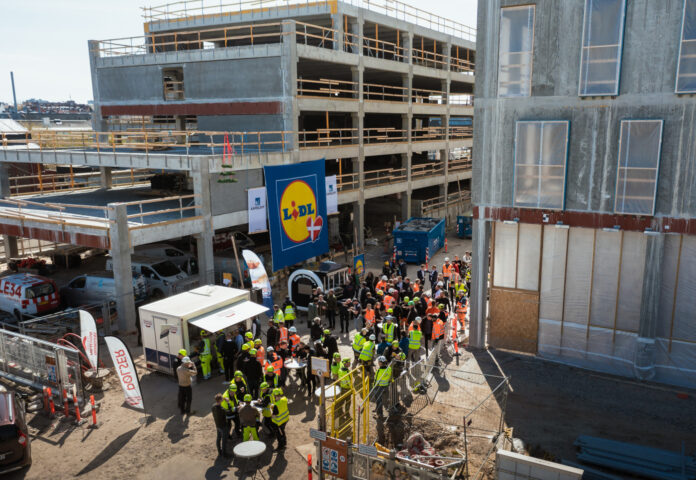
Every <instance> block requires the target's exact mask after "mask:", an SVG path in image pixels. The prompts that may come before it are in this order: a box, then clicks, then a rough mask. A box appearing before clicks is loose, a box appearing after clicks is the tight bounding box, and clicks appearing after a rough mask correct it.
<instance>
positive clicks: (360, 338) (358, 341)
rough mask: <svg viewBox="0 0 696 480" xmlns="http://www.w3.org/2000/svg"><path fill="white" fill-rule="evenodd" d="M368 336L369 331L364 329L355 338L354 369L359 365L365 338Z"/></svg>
mask: <svg viewBox="0 0 696 480" xmlns="http://www.w3.org/2000/svg"><path fill="white" fill-rule="evenodd" d="M366 335H367V329H366V328H363V329H362V330H361V331H360V332H358V333H356V334H355V335H354V336H353V356H354V359H353V368H355V367H356V366H357V365H358V360H359V359H360V352H362V347H363V343H365V340H366V338H365V336H366Z"/></svg>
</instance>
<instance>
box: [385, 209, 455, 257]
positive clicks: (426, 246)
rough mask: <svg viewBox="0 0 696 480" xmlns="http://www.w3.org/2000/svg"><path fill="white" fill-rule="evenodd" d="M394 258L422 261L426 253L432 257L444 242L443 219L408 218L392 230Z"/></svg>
mask: <svg viewBox="0 0 696 480" xmlns="http://www.w3.org/2000/svg"><path fill="white" fill-rule="evenodd" d="M392 234H393V236H394V246H395V247H396V258H397V259H399V258H403V259H404V261H405V262H408V263H424V262H425V260H426V259H425V257H426V253H427V255H428V256H429V258H432V256H433V255H435V253H436V252H437V251H438V250H440V249H441V248H442V247H443V245H444V244H445V219H444V218H430V217H414V218H409V219H408V220H406V221H405V222H404V223H402V224H401V225H399V226H398V228H397V229H396V230H394V231H393V232H392Z"/></svg>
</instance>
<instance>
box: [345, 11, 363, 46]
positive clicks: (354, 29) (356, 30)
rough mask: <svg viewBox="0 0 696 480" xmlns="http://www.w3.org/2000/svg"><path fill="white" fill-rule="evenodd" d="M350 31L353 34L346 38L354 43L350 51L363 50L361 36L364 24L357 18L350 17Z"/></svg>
mask: <svg viewBox="0 0 696 480" xmlns="http://www.w3.org/2000/svg"><path fill="white" fill-rule="evenodd" d="M348 33H350V34H351V36H350V37H348V38H347V39H346V40H347V41H350V42H351V43H352V44H354V45H352V47H351V49H350V50H349V51H350V52H351V53H356V54H357V53H359V52H361V51H362V50H361V48H360V45H361V44H362V43H361V42H362V40H361V39H360V37H361V33H362V25H361V23H360V22H359V21H358V20H357V19H356V18H350V17H349V18H348Z"/></svg>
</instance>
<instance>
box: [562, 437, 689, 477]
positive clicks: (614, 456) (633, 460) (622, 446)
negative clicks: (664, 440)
mask: <svg viewBox="0 0 696 480" xmlns="http://www.w3.org/2000/svg"><path fill="white" fill-rule="evenodd" d="M575 446H576V447H578V448H579V450H580V453H579V454H578V460H580V461H581V462H583V463H590V464H593V465H601V466H603V467H607V468H611V469H612V470H616V471H618V472H623V473H632V474H635V475H639V476H641V477H645V478H656V479H660V480H694V479H696V456H693V455H691V456H687V455H686V454H685V453H684V452H683V451H682V452H681V453H677V452H671V451H668V450H660V449H657V448H650V447H643V446H641V445H635V444H631V443H623V442H616V441H613V440H607V439H603V438H597V437H590V436H587V435H581V436H579V437H578V438H577V440H575Z"/></svg>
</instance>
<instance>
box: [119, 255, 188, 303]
mask: <svg viewBox="0 0 696 480" xmlns="http://www.w3.org/2000/svg"><path fill="white" fill-rule="evenodd" d="M131 268H132V269H133V271H134V272H135V273H141V274H142V275H143V276H144V277H145V280H146V281H147V285H148V287H149V288H150V296H151V297H152V298H163V297H168V296H169V295H171V294H173V293H176V283H177V282H179V281H181V280H184V279H185V278H188V275H186V274H185V273H184V272H182V271H181V269H180V268H179V267H177V266H176V265H174V264H173V263H172V262H171V261H170V260H163V259H161V258H157V257H146V256H142V255H133V256H131ZM106 269H107V270H109V271H113V270H114V263H113V259H112V258H111V257H107V258H106Z"/></svg>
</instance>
